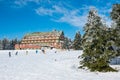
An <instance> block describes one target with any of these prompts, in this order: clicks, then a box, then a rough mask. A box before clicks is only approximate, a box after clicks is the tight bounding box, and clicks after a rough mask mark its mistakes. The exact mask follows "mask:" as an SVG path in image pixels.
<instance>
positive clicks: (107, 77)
mask: <svg viewBox="0 0 120 80" xmlns="http://www.w3.org/2000/svg"><path fill="white" fill-rule="evenodd" d="M27 51H28V54H26V50H19V51H18V55H15V53H16V50H8V51H0V80H120V66H119V65H112V66H113V67H114V68H117V69H118V70H119V72H107V73H102V72H90V71H89V70H83V69H78V66H79V61H80V59H78V56H79V55H81V54H82V51H72V50H71V51H61V50H57V52H56V53H55V51H56V50H46V52H45V54H43V53H42V52H41V51H40V50H39V51H38V53H36V50H27ZM9 52H11V54H12V56H11V57H9V56H8V53H9Z"/></svg>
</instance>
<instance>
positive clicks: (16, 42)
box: [10, 38, 19, 50]
mask: <svg viewBox="0 0 120 80" xmlns="http://www.w3.org/2000/svg"><path fill="white" fill-rule="evenodd" d="M18 43H19V42H18V40H17V38H16V39H13V40H11V41H10V49H12V50H14V49H15V44H18Z"/></svg>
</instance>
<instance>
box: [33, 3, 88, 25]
mask: <svg viewBox="0 0 120 80" xmlns="http://www.w3.org/2000/svg"><path fill="white" fill-rule="evenodd" d="M80 10H83V8H81V9H67V8H65V7H63V6H57V5H54V6H52V8H43V7H40V8H38V9H36V10H35V11H36V13H37V14H39V15H49V16H51V18H52V20H54V21H56V22H65V23H68V24H70V25H73V26H76V27H83V26H84V24H85V22H86V20H87V12H86V13H85V12H84V13H85V14H84V13H83V14H82V15H81V14H80ZM53 14H59V15H60V14H61V16H59V17H58V18H57V19H54V18H53V17H54V16H55V15H54V16H53Z"/></svg>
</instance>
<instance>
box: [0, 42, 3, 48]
mask: <svg viewBox="0 0 120 80" xmlns="http://www.w3.org/2000/svg"><path fill="white" fill-rule="evenodd" d="M2 49H3V47H2V40H0V50H2Z"/></svg>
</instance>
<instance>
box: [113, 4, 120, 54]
mask: <svg viewBox="0 0 120 80" xmlns="http://www.w3.org/2000/svg"><path fill="white" fill-rule="evenodd" d="M111 18H112V20H113V21H114V24H116V25H115V27H114V29H113V31H112V32H113V34H112V35H114V42H115V44H114V45H115V46H116V47H117V48H118V49H117V55H120V4H114V5H113V8H112V12H111Z"/></svg>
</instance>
